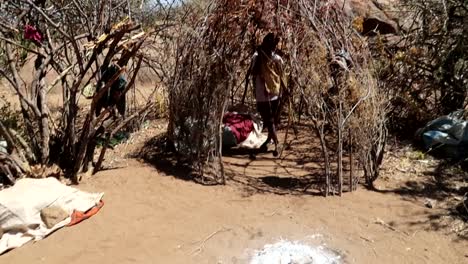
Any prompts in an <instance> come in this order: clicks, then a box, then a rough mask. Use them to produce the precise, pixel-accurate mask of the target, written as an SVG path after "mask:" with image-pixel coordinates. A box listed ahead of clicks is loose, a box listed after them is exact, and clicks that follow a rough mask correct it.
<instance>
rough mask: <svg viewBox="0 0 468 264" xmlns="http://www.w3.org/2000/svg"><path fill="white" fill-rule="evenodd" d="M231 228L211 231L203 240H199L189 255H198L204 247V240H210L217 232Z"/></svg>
mask: <svg viewBox="0 0 468 264" xmlns="http://www.w3.org/2000/svg"><path fill="white" fill-rule="evenodd" d="M230 230H231V229H230V228H225V227H223V228H220V229H219V230H217V231H215V232H213V233H211V234H210V235H209V236H207V237H206V238H205V239H203V241H201V243H200V245H199V246H198V247H197V248H196V249H195V250H193V251H192V253H191V255H198V254H200V253H201V252H202V251H203V249H204V248H205V244H206V242H208V240H210V239H211V238H213V237H214V236H216V235H217V234H219V233H222V232H227V231H230Z"/></svg>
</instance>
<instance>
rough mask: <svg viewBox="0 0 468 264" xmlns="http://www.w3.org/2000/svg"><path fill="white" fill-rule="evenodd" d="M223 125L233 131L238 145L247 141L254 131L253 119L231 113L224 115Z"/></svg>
mask: <svg viewBox="0 0 468 264" xmlns="http://www.w3.org/2000/svg"><path fill="white" fill-rule="evenodd" d="M223 124H224V125H225V126H228V127H229V128H230V129H231V132H232V133H233V134H234V136H235V137H236V140H237V143H238V144H239V143H241V142H243V141H244V140H246V139H247V137H248V136H249V134H250V132H252V130H253V129H254V127H253V121H252V118H251V117H250V116H249V115H241V114H236V113H231V112H229V113H226V114H225V115H224V117H223Z"/></svg>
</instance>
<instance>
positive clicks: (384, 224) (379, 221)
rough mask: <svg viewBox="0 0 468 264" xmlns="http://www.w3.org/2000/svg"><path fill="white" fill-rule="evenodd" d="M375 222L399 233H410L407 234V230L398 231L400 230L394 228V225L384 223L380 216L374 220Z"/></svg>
mask: <svg viewBox="0 0 468 264" xmlns="http://www.w3.org/2000/svg"><path fill="white" fill-rule="evenodd" d="M375 223H376V224H379V225H382V226H384V227H386V228H388V229H390V230H392V231H395V232H397V233H401V234H404V235H407V236H410V234H408V233H407V232H405V231H400V230H398V229H396V228H395V227H393V226H391V225H389V224H387V223H385V222H384V221H383V220H382V219H380V218H377V220H376V221H375Z"/></svg>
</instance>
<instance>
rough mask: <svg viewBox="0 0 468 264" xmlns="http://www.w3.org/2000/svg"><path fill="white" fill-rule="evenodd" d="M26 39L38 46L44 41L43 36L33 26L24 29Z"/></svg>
mask: <svg viewBox="0 0 468 264" xmlns="http://www.w3.org/2000/svg"><path fill="white" fill-rule="evenodd" d="M24 39H27V40H31V41H33V42H35V43H37V44H40V43H42V41H43V40H44V38H43V37H42V34H41V33H40V32H39V31H38V30H37V29H36V28H35V27H34V26H31V25H26V26H25V27H24Z"/></svg>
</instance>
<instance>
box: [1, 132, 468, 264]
mask: <svg viewBox="0 0 468 264" xmlns="http://www.w3.org/2000/svg"><path fill="white" fill-rule="evenodd" d="M163 128H164V123H158V124H156V125H153V126H151V127H150V128H148V129H147V130H145V131H143V132H142V133H139V134H136V135H134V136H133V137H132V138H131V140H130V141H129V142H128V143H127V144H123V145H120V146H118V147H117V148H116V150H115V151H114V153H113V154H112V155H111V156H109V158H108V160H107V163H106V164H107V166H108V167H112V168H114V169H109V170H107V171H103V172H101V173H99V174H98V175H97V176H95V177H93V178H91V179H86V180H85V181H84V182H83V184H81V185H80V186H79V188H80V189H83V190H87V191H96V192H97V191H99V192H101V191H103V192H105V197H104V200H105V206H104V207H103V209H102V211H101V212H100V213H99V214H98V215H96V216H94V217H93V218H91V219H89V220H87V221H85V222H83V223H81V224H79V225H77V226H75V227H71V228H64V229H61V230H59V231H57V232H56V233H54V234H52V235H51V236H50V237H48V238H47V239H45V240H43V241H39V242H37V243H30V244H28V245H26V246H24V247H22V248H19V249H16V250H13V251H11V252H9V253H7V254H5V255H4V256H1V257H0V263H15V264H23V263H24V264H26V263H50V264H59V263H248V259H249V256H250V255H251V254H252V252H253V250H255V249H260V248H262V247H263V245H265V244H267V243H274V242H277V241H278V240H279V239H290V240H301V241H306V242H308V243H311V244H326V245H327V247H329V248H330V249H333V250H336V251H337V252H340V254H342V255H343V257H344V262H346V263H467V262H468V251H467V250H466V249H467V246H468V240H467V239H466V238H465V239H463V238H462V237H459V236H456V235H454V234H453V233H450V232H445V229H440V228H438V227H437V226H435V225H434V221H433V220H434V219H436V218H437V217H439V216H440V215H446V214H447V211H446V210H445V209H443V208H438V207H436V208H433V209H429V208H427V207H426V206H425V205H424V203H423V202H421V200H420V199H408V197H407V196H403V195H402V194H397V193H395V192H380V193H379V192H371V191H367V190H365V189H364V188H360V189H359V190H358V191H357V192H354V193H350V194H345V196H344V197H343V198H338V197H331V198H323V197H320V196H316V195H314V192H313V191H311V192H309V193H307V194H304V193H301V192H299V191H296V190H295V188H294V187H295V186H296V187H297V188H298V189H302V187H303V186H302V182H301V180H302V179H304V178H305V177H311V176H310V175H309V174H310V173H309V174H307V173H305V172H304V171H305V169H308V170H309V171H311V170H312V169H313V167H314V166H317V165H316V164H315V165H314V163H313V162H311V161H307V160H304V159H300V160H299V159H298V158H299V157H300V153H302V152H301V149H300V146H301V145H303V143H301V142H300V141H298V142H296V143H295V144H296V145H295V151H296V152H295V153H294V154H291V153H288V152H287V153H285V154H286V155H285V157H286V159H285V160H284V161H282V162H279V161H277V160H273V159H272V158H271V154H266V155H261V156H259V157H258V159H257V160H256V161H249V160H248V159H246V157H245V156H243V155H238V156H236V155H234V156H232V157H226V159H225V162H226V167H227V171H228V175H229V176H230V177H231V180H230V181H229V182H228V185H227V186H215V187H213V186H211V187H208V186H201V185H199V184H196V183H194V182H192V181H185V180H182V179H180V178H179V177H175V176H174V175H170V174H169V170H165V169H164V167H161V166H160V165H161V164H149V163H144V162H142V161H143V160H141V159H133V158H126V156H127V155H126V154H125V153H127V154H128V153H130V154H131V153H134V154H135V153H137V154H138V153H139V152H142V151H143V150H142V149H145V147H143V146H142V145H143V143H145V142H147V141H148V136H145V135H154V134H155V133H156V132H155V131H161V130H162V129H163ZM293 149H294V148H293ZM303 151H306V150H305V149H304V150H303ZM288 157H289V158H288ZM294 170H295V171H294ZM301 175H302V176H301ZM389 175H391V174H389ZM389 177H390V176H389ZM286 187H288V188H287V189H286ZM291 187H292V188H291ZM312 189H313V188H312Z"/></svg>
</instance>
